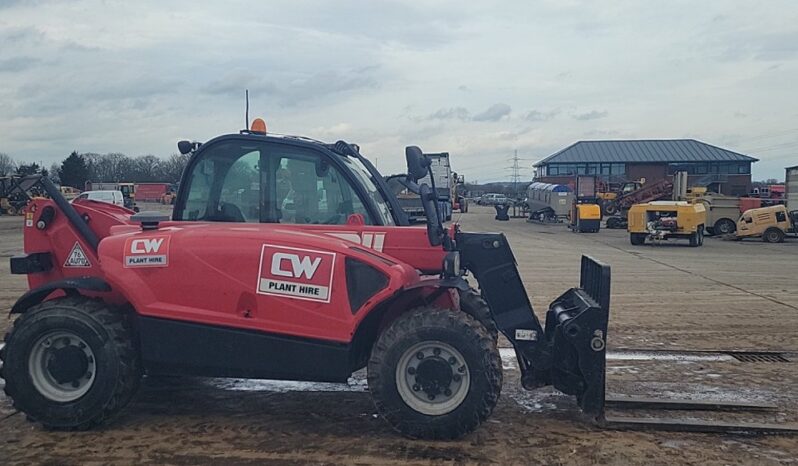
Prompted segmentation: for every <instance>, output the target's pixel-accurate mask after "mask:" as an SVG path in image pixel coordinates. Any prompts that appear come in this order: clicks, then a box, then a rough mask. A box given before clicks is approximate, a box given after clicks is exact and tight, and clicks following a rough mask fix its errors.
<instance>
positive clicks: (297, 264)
mask: <svg viewBox="0 0 798 466" xmlns="http://www.w3.org/2000/svg"><path fill="white" fill-rule="evenodd" d="M284 261H288V262H289V263H290V264H291V269H290V270H287V269H284V268H283V262H284ZM319 264H321V257H315V258H311V257H310V256H303V257H299V255H297V254H286V253H284V252H276V253H274V255H273V256H272V275H276V276H279V277H294V278H302V274H304V275H305V277H306V278H307V279H308V280H310V279H311V278H313V274H315V273H316V269H318V268H319Z"/></svg>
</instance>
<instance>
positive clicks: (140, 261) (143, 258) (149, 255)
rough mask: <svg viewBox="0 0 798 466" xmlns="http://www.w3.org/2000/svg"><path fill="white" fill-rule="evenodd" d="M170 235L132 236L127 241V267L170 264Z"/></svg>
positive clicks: (125, 260) (125, 259)
mask: <svg viewBox="0 0 798 466" xmlns="http://www.w3.org/2000/svg"><path fill="white" fill-rule="evenodd" d="M169 240H170V237H169V236H152V237H149V238H142V237H132V238H128V239H127V241H125V257H124V262H125V267H127V268H129V267H166V266H168V265H169Z"/></svg>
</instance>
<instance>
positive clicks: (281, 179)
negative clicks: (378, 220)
mask: <svg viewBox="0 0 798 466" xmlns="http://www.w3.org/2000/svg"><path fill="white" fill-rule="evenodd" d="M269 167H270V172H269V173H268V174H267V175H268V178H269V179H273V180H274V182H273V183H271V184H270V186H271V187H272V189H270V194H271V195H270V196H269V197H270V198H271V199H270V200H269V202H268V205H267V207H268V208H269V210H270V215H269V217H271V218H272V219H273V220H272V221H278V222H280V223H300V224H328V225H341V224H344V223H346V221H347V218H349V216H350V215H352V214H361V215H363V217H364V219H365V222H366V224H369V225H373V224H374V219H373V218H372V217H371V215H370V214H369V212H368V210H367V209H366V206H365V204H364V202H363V200H362V199H361V198H360V197H359V196H358V195H357V193H356V192H355V190H354V189H353V188H352V186H351V185H350V183H349V180H348V179H347V178H345V177H344V176H343V174H342V173H341V172H340V171H339V170H338V169H337V168H335V167H334V166H332V164H331V163H330V162H329V160H328V159H327V158H326V157H324V156H323V155H322V154H320V153H317V152H315V151H310V150H307V149H303V148H296V147H292V146H279V145H275V147H274V149H273V150H271V151H270V152H269Z"/></svg>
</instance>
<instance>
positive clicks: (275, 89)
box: [202, 68, 379, 107]
mask: <svg viewBox="0 0 798 466" xmlns="http://www.w3.org/2000/svg"><path fill="white" fill-rule="evenodd" d="M375 71H376V69H374V68H362V69H357V70H342V71H336V70H328V71H321V72H318V73H312V74H300V75H298V76H293V77H285V78H282V79H274V80H268V79H264V78H261V77H260V76H257V75H255V74H254V73H250V72H247V71H241V70H239V71H237V72H234V73H232V74H228V75H225V76H224V77H223V78H221V79H217V80H214V81H211V82H210V83H208V84H206V85H205V86H203V87H202V91H203V92H205V93H207V94H211V95H225V96H230V97H236V96H238V97H240V96H241V95H243V92H244V90H245V89H249V91H250V96H251V97H257V96H258V95H259V96H261V97H268V98H271V99H274V100H276V101H277V103H278V104H279V105H281V106H284V107H292V106H295V105H298V104H300V103H302V102H305V101H312V100H316V99H320V98H323V97H331V96H334V95H336V94H340V93H344V92H349V91H355V90H366V89H375V88H377V87H379V81H378V79H377V76H376V74H375V73H374V72H375Z"/></svg>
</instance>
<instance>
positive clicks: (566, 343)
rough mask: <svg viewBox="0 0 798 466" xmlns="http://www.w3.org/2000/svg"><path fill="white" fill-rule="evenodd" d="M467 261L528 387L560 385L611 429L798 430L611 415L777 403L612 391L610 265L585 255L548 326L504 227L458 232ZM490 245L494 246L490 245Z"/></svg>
mask: <svg viewBox="0 0 798 466" xmlns="http://www.w3.org/2000/svg"><path fill="white" fill-rule="evenodd" d="M457 242H458V246H459V247H460V250H461V251H462V254H463V260H464V264H465V265H466V266H467V268H468V269H469V270H471V271H473V272H474V275H475V276H476V277H477V279H478V280H479V283H480V286H481V288H482V293H483V296H484V297H485V299H486V300H487V302H488V304H489V305H490V308H491V310H492V312H493V316H494V320H495V321H496V325H497V326H498V328H499V330H500V331H501V332H502V333H503V334H504V335H505V336H506V337H507V338H508V339H509V340H510V342H511V343H512V344H513V346H514V348H515V352H516V357H517V359H518V366H519V368H520V370H521V380H522V383H523V386H524V388H526V389H530V390H531V389H535V388H538V387H542V386H545V385H553V386H554V388H556V389H558V390H560V391H561V392H563V393H566V394H570V395H575V396H576V399H577V403H578V405H579V407H580V408H581V409H582V411H583V412H584V413H585V414H586V415H587V416H588V417H589V418H590V419H591V420H592V421H593V422H594V423H595V424H596V425H598V426H600V427H602V428H607V429H657V430H677V431H696V432H760V433H798V425H787V424H769V423H752V422H726V421H717V420H709V421H703V420H696V419H687V418H685V419H679V418H676V417H668V416H656V417H654V416H647V417H644V416H639V415H638V416H635V415H623V416H617V415H610V414H607V412H606V409H607V408H609V409H612V410H613V411H615V410H623V411H625V412H628V411H631V410H646V411H647V412H651V411H652V410H659V411H662V410H665V411H668V410H679V411H736V412H740V411H754V412H761V411H773V410H776V409H777V407H776V406H775V405H772V404H767V403H757V402H751V401H741V402H729V401H721V400H706V401H703V400H702V401H699V400H691V399H660V398H647V397H638V396H623V395H610V396H607V395H606V394H605V377H606V335H607V324H608V320H609V306H610V284H611V274H610V267H609V266H608V265H605V264H602V263H600V262H598V261H597V260H595V259H593V258H591V257H588V256H582V263H581V274H580V284H579V287H578V288H571V289H570V290H568V291H566V292H565V293H564V294H563V295H561V296H560V297H559V298H557V299H555V300H554V301H553V302H552V303H551V305H550V306H549V309H548V312H547V314H546V325H545V329H544V328H543V327H542V326H541V325H540V322H539V321H538V320H537V318H536V317H535V314H534V312H532V306H531V304H530V303H529V299H528V297H527V295H526V292H524V288H523V285H522V283H521V278H520V276H519V274H518V270H517V267H516V262H515V259H514V257H513V255H512V251H511V250H510V248H509V246H508V245H507V243H506V239H505V238H504V235H501V234H493V235H474V234H461V235H460V236H458V240H457ZM485 251H490V253H489V254H488V253H486V252H485Z"/></svg>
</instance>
